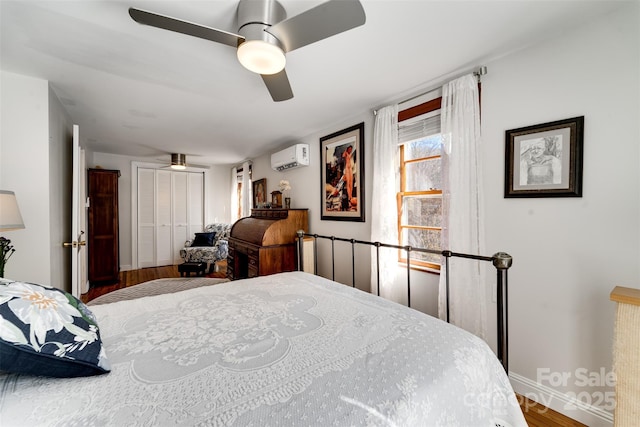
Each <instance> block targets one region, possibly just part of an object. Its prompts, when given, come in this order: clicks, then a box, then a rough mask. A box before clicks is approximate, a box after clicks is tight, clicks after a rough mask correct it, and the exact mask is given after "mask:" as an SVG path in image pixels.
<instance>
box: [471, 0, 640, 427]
mask: <svg viewBox="0 0 640 427" xmlns="http://www.w3.org/2000/svg"><path fill="white" fill-rule="evenodd" d="M638 28H639V20H638V3H637V2H635V3H634V4H633V5H630V7H628V8H627V9H624V10H622V11H620V12H618V13H615V14H614V15H611V16H607V17H604V19H602V18H601V19H599V20H597V21H595V22H592V23H590V25H588V26H585V27H583V28H581V29H579V30H578V31H575V32H571V33H567V34H566V36H564V37H561V38H557V39H555V40H552V41H549V42H548V43H545V44H543V45H541V46H537V47H533V48H530V49H527V50H526V51H523V52H520V53H516V54H514V55H511V56H509V57H507V58H504V59H502V60H499V61H496V62H495V63H490V64H487V66H488V69H489V74H488V75H487V76H485V78H484V79H483V86H482V122H483V123H482V128H483V140H484V144H485V155H484V160H485V162H484V164H485V183H486V188H485V191H486V193H485V194H486V204H487V229H488V232H487V247H488V248H490V249H491V250H494V251H495V250H505V251H507V252H509V253H511V255H513V257H514V266H513V268H512V269H511V272H510V273H511V286H510V303H511V305H510V310H511V313H512V314H511V325H510V326H511V334H510V335H511V336H510V339H511V341H510V348H511V370H512V371H513V372H515V373H517V374H518V375H520V376H522V377H524V378H523V380H524V381H525V382H526V380H532V381H534V382H535V383H537V384H533V386H534V390H532V391H533V393H534V394H540V393H541V391H540V389H536V388H535V387H536V386H539V385H549V381H538V380H539V379H542V378H538V370H539V369H541V368H548V369H549V370H550V371H551V372H568V373H571V374H572V378H570V379H569V380H568V381H567V383H566V384H565V385H564V386H558V387H555V390H556V391H558V392H562V391H569V392H575V393H580V392H583V391H586V392H587V393H588V394H589V395H590V396H592V397H593V401H592V402H588V403H594V402H595V399H596V398H597V396H598V395H597V394H595V395H594V394H593V393H594V392H602V391H603V390H600V389H599V388H597V387H578V386H576V384H575V383H576V378H575V372H576V369H577V368H586V369H587V370H588V371H589V372H597V371H598V370H599V369H600V368H601V367H603V368H605V369H606V370H607V371H609V370H611V361H612V355H611V343H612V336H613V322H614V309H615V305H614V304H613V303H612V302H611V301H609V293H610V291H611V290H612V288H613V287H614V286H615V285H624V286H630V287H640V269H639V262H638V261H639V259H640V249H639V244H640V238H639V236H640V202H639V195H640V176H639V173H638V170H639V167H638V166H639V159H640V151H639V146H640V132H639V127H638V118H639V117H640V108H639V100H640V97H639V94H640V86H639V76H640V68H639V66H638V62H639V59H640V58H639V56H638V52H639V42H638V41H639V40H640V37H639V34H638ZM575 116H585V132H584V133H585V136H584V181H583V197H581V198H543V199H504V198H503V177H504V175H503V174H504V172H503V171H504V160H503V159H504V132H505V130H507V129H513V128H518V127H522V126H527V125H534V124H538V123H544V122H549V121H554V120H560V119H565V118H570V117H575ZM518 386H519V387H518V388H519V389H520V390H521V391H524V390H525V389H526V388H525V387H524V384H519V385H518ZM607 390H608V391H611V389H605V390H604V391H607ZM562 406H564V405H560V408H561V409H562ZM563 412H565V413H568V414H569V415H570V416H573V417H575V418H578V416H577V415H576V414H575V412H576V411H563ZM596 415H598V414H596ZM586 421H588V424H589V425H596V423H598V422H599V421H598V420H592V419H588V420H586Z"/></svg>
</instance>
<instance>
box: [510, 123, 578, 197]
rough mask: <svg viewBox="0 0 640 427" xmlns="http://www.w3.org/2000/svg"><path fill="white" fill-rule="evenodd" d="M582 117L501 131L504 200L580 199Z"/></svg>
mask: <svg viewBox="0 0 640 427" xmlns="http://www.w3.org/2000/svg"><path fill="white" fill-rule="evenodd" d="M583 140H584V116H580V117H573V118H570V119H564V120H558V121H555V122H549V123H542V124H539V125H533V126H527V127H522V128H518V129H511V130H507V131H506V132H505V180H504V185H505V187H504V197H505V198H514V197H582V161H583V144H584V141H583Z"/></svg>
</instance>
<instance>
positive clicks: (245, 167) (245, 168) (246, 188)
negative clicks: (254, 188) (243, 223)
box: [242, 162, 251, 217]
mask: <svg viewBox="0 0 640 427" xmlns="http://www.w3.org/2000/svg"><path fill="white" fill-rule="evenodd" d="M250 167H251V163H249V162H244V163H243V164H242V216H243V217H244V216H250V215H251V174H250V172H251V169H250Z"/></svg>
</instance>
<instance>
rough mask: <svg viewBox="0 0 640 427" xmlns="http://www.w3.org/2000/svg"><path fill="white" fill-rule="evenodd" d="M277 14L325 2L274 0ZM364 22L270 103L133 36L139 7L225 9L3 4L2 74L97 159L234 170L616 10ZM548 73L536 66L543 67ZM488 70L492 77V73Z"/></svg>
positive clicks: (214, 60)
mask: <svg viewBox="0 0 640 427" xmlns="http://www.w3.org/2000/svg"><path fill="white" fill-rule="evenodd" d="M281 3H282V4H283V6H284V7H285V9H286V11H287V13H288V16H294V15H297V14H298V13H301V12H303V11H305V10H307V9H309V8H311V7H313V6H315V5H317V4H320V3H322V1H317V0H313V1H300V0H281ZM362 3H363V6H364V9H365V13H366V15H367V22H366V24H365V25H364V26H362V27H358V28H356V29H353V30H351V31H348V32H345V33H342V34H339V35H336V36H334V37H331V38H329V39H325V40H322V41H320V42H317V43H315V44H312V45H309V46H305V47H303V48H300V49H298V50H295V51H292V52H290V53H288V54H287V67H286V69H287V74H288V76H289V80H290V82H291V86H292V88H293V93H294V98H293V99H292V100H289V101H284V102H279V103H275V102H273V101H272V100H271V97H270V95H269V93H268V92H267V90H266V88H265V87H264V84H263V83H262V79H261V78H260V76H258V75H255V74H253V73H251V72H249V71H247V70H245V69H244V68H243V67H242V66H241V65H240V64H239V63H238V62H237V60H236V56H235V50H234V49H233V48H230V47H228V46H224V45H221V44H217V43H214V42H210V41H206V40H202V39H198V38H194V37H189V36H185V35H182V34H177V33H173V32H170V31H164V30H160V29H157V28H152V27H148V26H143V25H140V24H137V23H136V22H134V21H133V20H132V19H131V18H130V17H129V15H128V12H127V10H128V8H129V7H137V8H141V9H146V10H150V11H154V12H157V13H161V14H165V15H170V16H173V17H176V18H179V19H184V20H188V21H192V22H196V23H199V24H202V25H207V26H211V27H214V28H218V29H222V30H227V31H230V32H236V31H237V28H236V25H235V10H236V6H237V1H236V0H217V1H205V0H199V1H166V0H165V1H155V0H153V1H152V0H148V1H143V0H131V1H127V2H125V1H114V0H109V1H103V0H91V1H89V0H83V1H68V0H57V1H41V2H36V1H25V0H22V1H7V0H1V1H0V28H1V30H0V36H1V45H0V48H1V50H0V54H1V56H0V65H1V67H2V69H3V70H5V71H10V72H15V73H19V74H24V75H29V76H34V77H38V78H42V79H46V80H48V81H49V82H50V83H51V85H52V87H53V89H54V91H55V92H56V94H57V95H58V97H59V98H60V100H61V101H62V103H63V105H64V107H65V109H66V110H67V111H68V113H69V115H70V116H71V118H72V120H73V122H74V123H76V124H79V125H80V132H81V135H82V140H83V142H84V143H85V144H87V145H88V146H89V147H90V148H91V149H93V150H94V151H98V152H105V153H113V154H123V155H130V156H150V157H153V156H155V157H158V156H162V155H163V154H165V155H166V153H172V152H179V153H186V154H187V155H188V156H196V155H197V156H198V157H197V158H195V159H194V158H193V157H187V160H188V161H191V162H193V163H210V164H231V163H238V162H240V161H242V160H244V159H247V158H253V157H256V156H258V155H261V154H263V153H265V152H269V151H272V150H274V149H275V148H279V147H280V146H281V145H283V144H285V143H289V142H296V141H298V140H300V139H301V138H303V137H306V136H308V135H311V134H314V133H316V132H318V131H320V130H323V129H326V128H327V126H330V125H331V124H332V123H337V122H340V121H343V120H345V119H348V118H349V117H350V116H356V115H359V114H361V113H362V112H364V111H366V110H368V109H372V108H375V107H378V106H381V105H383V104H385V103H387V102H390V101H392V100H398V99H401V98H402V97H403V96H407V95H411V94H413V93H415V92H416V91H419V90H420V89H423V88H425V87H427V86H428V85H429V84H433V82H436V81H438V80H439V79H441V78H442V76H445V75H448V74H451V73H452V72H459V71H466V70H470V69H472V68H473V67H475V66H477V65H484V64H485V63H486V62H487V61H489V60H491V59H495V58H497V57H499V56H502V55H504V54H507V53H509V52H512V51H514V50H517V49H520V48H522V47H524V46H526V45H529V44H532V43H536V42H539V41H541V40H543V39H545V38H547V37H552V36H553V35H555V34H557V33H558V32H562V31H566V30H568V29H570V28H571V27H573V26H575V25H579V24H581V23H584V22H586V21H588V20H590V19H594V17H596V16H600V15H602V14H604V13H606V12H607V11H610V10H611V9H612V8H615V7H616V6H618V5H619V4H620V2H617V1H597V2H596V1H580V0H574V1H519V0H513V1H451V0H449V1H417V0H413V1H398V0H384V1H375V0H363V2H362ZM548 66H553V64H541V67H548ZM489 73H491V69H489Z"/></svg>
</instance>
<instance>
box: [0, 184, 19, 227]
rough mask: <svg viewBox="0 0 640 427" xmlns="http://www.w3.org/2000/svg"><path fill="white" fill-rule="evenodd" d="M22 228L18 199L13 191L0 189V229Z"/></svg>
mask: <svg viewBox="0 0 640 427" xmlns="http://www.w3.org/2000/svg"><path fill="white" fill-rule="evenodd" d="M21 228H24V222H22V215H20V208H18V201H17V200H16V195H15V194H14V192H13V191H6V190H0V231H9V230H19V229H21Z"/></svg>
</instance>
